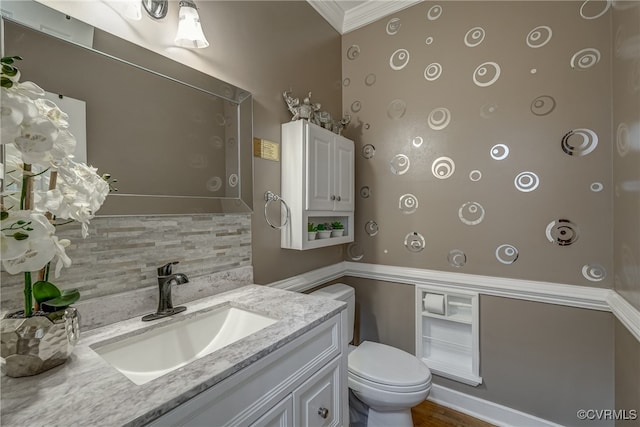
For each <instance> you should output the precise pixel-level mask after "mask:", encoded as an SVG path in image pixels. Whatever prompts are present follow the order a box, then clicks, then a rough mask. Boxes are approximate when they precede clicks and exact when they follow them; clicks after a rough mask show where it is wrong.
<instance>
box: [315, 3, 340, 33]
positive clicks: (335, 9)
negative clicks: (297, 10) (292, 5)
mask: <svg viewBox="0 0 640 427" xmlns="http://www.w3.org/2000/svg"><path fill="white" fill-rule="evenodd" d="M307 3H309V4H310V5H311V7H313V8H314V9H315V10H316V12H318V13H319V14H320V16H322V17H323V18H324V19H325V20H326V21H327V22H328V23H329V24H331V26H332V27H333V28H335V29H336V30H337V31H338V32H339V33H340V34H343V31H342V25H343V22H344V10H342V8H341V7H340V6H339V5H338V2H337V1H335V0H307Z"/></svg>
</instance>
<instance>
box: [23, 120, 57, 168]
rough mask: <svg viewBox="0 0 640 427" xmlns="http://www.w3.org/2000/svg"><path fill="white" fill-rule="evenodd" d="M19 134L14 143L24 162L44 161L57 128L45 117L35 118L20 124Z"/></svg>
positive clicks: (48, 156)
mask: <svg viewBox="0 0 640 427" xmlns="http://www.w3.org/2000/svg"><path fill="white" fill-rule="evenodd" d="M21 128H22V129H21V130H22V132H21V134H20V135H19V136H17V137H16V138H14V141H13V142H14V144H15V146H16V148H18V150H20V152H21V153H22V159H23V160H24V162H25V163H46V162H47V160H48V159H49V158H50V154H49V151H50V150H51V149H52V148H53V142H54V141H55V140H56V138H57V137H58V128H57V127H55V125H54V124H53V123H52V122H51V120H49V119H47V118H37V119H35V120H32V121H30V122H28V123H23V124H22V126H21Z"/></svg>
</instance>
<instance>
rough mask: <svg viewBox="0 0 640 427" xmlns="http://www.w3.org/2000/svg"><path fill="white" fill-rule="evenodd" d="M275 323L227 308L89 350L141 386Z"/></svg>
mask: <svg viewBox="0 0 640 427" xmlns="http://www.w3.org/2000/svg"><path fill="white" fill-rule="evenodd" d="M171 320H177V319H176V318H172V319H171ZM275 322H277V319H272V318H270V317H267V316H264V315H262V314H259V313H255V312H252V311H249V310H246V309H244V308H238V307H234V306H231V305H229V304H227V305H223V306H221V307H218V308H215V309H212V310H203V311H201V312H196V313H194V314H193V315H191V316H190V317H186V318H185V319H182V320H178V321H172V322H170V323H168V324H166V325H161V326H158V327H155V328H150V329H149V330H146V331H143V332H142V333H139V334H136V335H135V336H128V337H127V338H123V339H121V340H117V341H116V342H111V343H108V344H105V345H101V344H100V343H98V344H95V345H92V346H91V347H92V349H93V350H94V351H95V352H96V353H98V354H99V355H100V356H101V357H102V358H103V359H104V360H106V361H107V362H109V363H110V364H111V365H113V366H114V367H115V368H116V369H118V370H119V371H120V372H122V373H123V374H124V375H125V376H126V377H127V378H129V379H130V380H131V381H133V382H134V383H136V384H138V385H141V384H145V383H147V382H149V381H151V380H153V379H156V378H158V377H160V376H162V375H164V374H167V373H169V372H171V371H173V370H175V369H178V368H180V367H182V366H185V365H187V364H188V363H190V362H193V361H194V360H197V359H199V358H201V357H203V356H206V355H208V354H211V353H213V352H214V351H216V350H218V349H220V348H222V347H224V346H226V345H229V344H231V343H233V342H236V341H238V340H240V339H242V338H244V337H246V336H249V335H251V334H253V333H254V332H257V331H259V330H261V329H263V328H266V327H267V326H269V325H272V324H274V323H275Z"/></svg>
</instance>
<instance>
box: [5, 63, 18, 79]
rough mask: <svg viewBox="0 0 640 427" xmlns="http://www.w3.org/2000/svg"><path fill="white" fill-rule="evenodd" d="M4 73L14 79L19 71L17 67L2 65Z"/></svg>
mask: <svg viewBox="0 0 640 427" xmlns="http://www.w3.org/2000/svg"><path fill="white" fill-rule="evenodd" d="M2 72H3V73H4V74H6V75H7V76H10V77H13V76H15V75H16V74H18V69H17V68H16V67H13V66H11V65H4V64H3V65H2Z"/></svg>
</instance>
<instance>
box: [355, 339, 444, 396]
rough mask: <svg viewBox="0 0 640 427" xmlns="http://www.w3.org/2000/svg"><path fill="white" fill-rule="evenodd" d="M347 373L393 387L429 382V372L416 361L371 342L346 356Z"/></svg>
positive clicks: (396, 350)
mask: <svg viewBox="0 0 640 427" xmlns="http://www.w3.org/2000/svg"><path fill="white" fill-rule="evenodd" d="M349 372H351V373H353V374H356V375H357V376H359V377H362V378H364V379H366V380H369V381H372V382H375V383H380V384H385V385H391V386H396V387H415V386H423V385H425V384H427V383H428V382H430V381H431V371H429V368H428V367H427V365H425V364H424V363H422V362H421V361H420V360H419V359H418V358H417V357H415V356H413V355H412V354H409V353H407V352H406V351H402V350H400V349H398V348H394V347H390V346H388V345H384V344H379V343H375V342H371V341H364V342H363V343H362V344H360V345H359V346H358V347H357V348H356V349H355V350H354V351H352V352H351V353H350V354H349Z"/></svg>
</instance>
